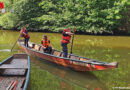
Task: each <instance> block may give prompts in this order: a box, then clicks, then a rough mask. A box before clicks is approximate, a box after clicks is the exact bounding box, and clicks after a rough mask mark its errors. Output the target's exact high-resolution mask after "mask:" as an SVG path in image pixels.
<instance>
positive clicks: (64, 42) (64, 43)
mask: <svg viewBox="0 0 130 90" xmlns="http://www.w3.org/2000/svg"><path fill="white" fill-rule="evenodd" d="M71 35H73V33H71V30H70V29H64V30H63V32H62V41H61V46H62V50H63V57H65V58H67V56H68V48H67V44H68V43H70V39H71Z"/></svg>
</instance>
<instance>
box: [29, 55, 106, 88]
mask: <svg viewBox="0 0 130 90" xmlns="http://www.w3.org/2000/svg"><path fill="white" fill-rule="evenodd" d="M31 62H32V63H33V64H35V65H36V66H39V67H40V68H41V69H43V70H45V71H48V72H50V73H51V74H53V75H55V76H57V77H58V78H60V79H62V80H63V81H66V82H67V83H71V84H74V85H78V86H80V87H82V88H85V89H90V90H91V89H93V90H107V88H106V86H105V85H104V84H103V83H102V82H101V81H100V80H99V79H98V78H97V77H96V76H95V75H94V74H93V73H92V72H77V71H74V70H72V69H70V68H65V67H62V66H60V65H57V64H55V63H52V62H49V61H46V60H41V59H39V58H34V57H31Z"/></svg>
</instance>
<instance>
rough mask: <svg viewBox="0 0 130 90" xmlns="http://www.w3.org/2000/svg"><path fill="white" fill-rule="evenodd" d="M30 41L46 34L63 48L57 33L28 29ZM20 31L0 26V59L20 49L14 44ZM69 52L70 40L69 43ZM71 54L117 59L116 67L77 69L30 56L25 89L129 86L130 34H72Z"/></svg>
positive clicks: (108, 89)
mask: <svg viewBox="0 0 130 90" xmlns="http://www.w3.org/2000/svg"><path fill="white" fill-rule="evenodd" d="M29 34H30V36H31V38H30V41H32V42H35V43H38V44H40V43H41V40H42V35H47V36H48V37H49V39H50V41H51V44H52V46H53V48H55V49H58V50H62V48H61V45H60V42H61V34H60V33H41V32H29ZM18 37H19V32H16V31H8V30H5V31H3V30H0V61H3V60H4V59H6V58H7V57H9V56H10V55H12V54H14V53H21V50H20V49H19V47H18V46H17V45H16V46H15V48H14V49H13V52H10V49H11V48H12V46H13V44H14V43H15V42H16V40H17V38H18ZM68 48H69V52H70V44H69V45H68ZM73 54H76V55H80V56H84V57H89V58H93V59H97V60H101V61H105V62H113V61H117V62H118V63H119V65H118V68H116V69H112V70H106V71H91V72H77V71H74V70H71V69H69V68H64V67H62V66H59V65H56V64H54V63H51V62H48V61H45V60H41V59H38V58H35V57H33V56H31V77H30V82H29V87H28V90H113V89H115V90H116V89H121V88H124V89H126V88H129V89H130V77H129V76H130V72H129V71H130V61H129V60H130V36H93V35H75V38H74V47H73Z"/></svg>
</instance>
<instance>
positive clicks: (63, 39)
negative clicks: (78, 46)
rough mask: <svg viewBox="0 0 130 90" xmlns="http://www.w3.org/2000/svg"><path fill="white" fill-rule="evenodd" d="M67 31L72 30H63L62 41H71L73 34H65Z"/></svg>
mask: <svg viewBox="0 0 130 90" xmlns="http://www.w3.org/2000/svg"><path fill="white" fill-rule="evenodd" d="M65 32H70V30H69V29H64V30H63V32H62V43H66V44H68V43H69V42H70V38H71V35H68V34H67V35H66V36H64V35H63V33H65Z"/></svg>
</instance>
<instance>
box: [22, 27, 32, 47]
mask: <svg viewBox="0 0 130 90" xmlns="http://www.w3.org/2000/svg"><path fill="white" fill-rule="evenodd" d="M20 36H21V37H24V45H25V46H26V47H28V41H29V39H30V35H29V33H28V30H27V29H26V27H25V28H21V30H20Z"/></svg>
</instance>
